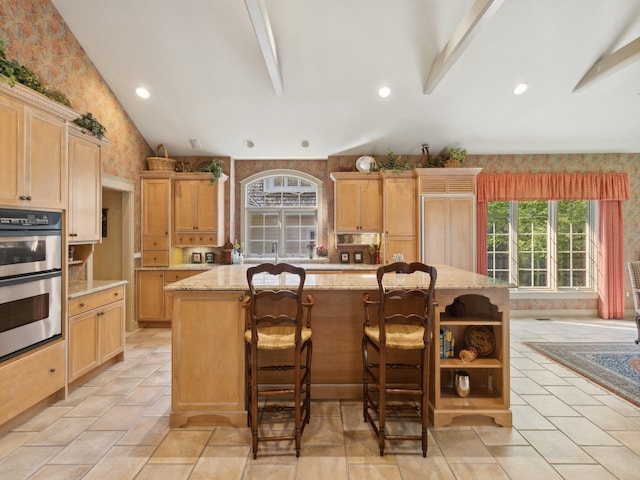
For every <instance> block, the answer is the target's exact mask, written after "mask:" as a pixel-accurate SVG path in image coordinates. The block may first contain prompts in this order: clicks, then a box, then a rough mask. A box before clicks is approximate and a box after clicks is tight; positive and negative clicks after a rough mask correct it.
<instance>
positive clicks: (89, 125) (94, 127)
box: [73, 112, 107, 139]
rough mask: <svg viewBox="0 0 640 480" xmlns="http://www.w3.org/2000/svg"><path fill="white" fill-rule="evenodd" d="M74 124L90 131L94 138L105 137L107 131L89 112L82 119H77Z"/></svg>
mask: <svg viewBox="0 0 640 480" xmlns="http://www.w3.org/2000/svg"><path fill="white" fill-rule="evenodd" d="M73 123H75V124H76V125H78V126H79V127H82V128H84V129H85V130H88V131H90V132H91V134H92V135H93V136H94V137H98V138H99V139H100V138H102V137H104V134H105V132H106V131H107V129H106V128H104V127H103V126H102V124H101V123H100V122H99V121H98V120H96V118H95V117H94V116H93V115H91V112H87V113H85V114H84V115H82V116H81V117H78V118H76V119H75V120H74V121H73Z"/></svg>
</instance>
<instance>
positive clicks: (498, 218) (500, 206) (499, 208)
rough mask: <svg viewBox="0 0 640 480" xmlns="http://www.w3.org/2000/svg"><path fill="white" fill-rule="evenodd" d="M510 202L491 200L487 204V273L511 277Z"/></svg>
mask: <svg viewBox="0 0 640 480" xmlns="http://www.w3.org/2000/svg"><path fill="white" fill-rule="evenodd" d="M510 210H511V208H510V205H509V202H489V204H488V206H487V218H488V224H487V266H488V268H487V274H488V276H490V277H493V278H496V279H504V280H505V281H508V279H509V253H508V252H509V222H510V218H511V213H510Z"/></svg>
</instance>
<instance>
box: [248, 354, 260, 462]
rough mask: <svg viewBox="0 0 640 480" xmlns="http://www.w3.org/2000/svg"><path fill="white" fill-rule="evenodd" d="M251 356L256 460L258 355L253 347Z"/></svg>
mask: <svg viewBox="0 0 640 480" xmlns="http://www.w3.org/2000/svg"><path fill="white" fill-rule="evenodd" d="M250 355H251V406H250V407H251V446H252V449H253V458H254V460H255V459H256V458H258V420H259V419H258V355H257V352H256V348H255V347H254V346H253V345H252V346H251V349H250Z"/></svg>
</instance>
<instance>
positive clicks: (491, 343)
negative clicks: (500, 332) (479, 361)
mask: <svg viewBox="0 0 640 480" xmlns="http://www.w3.org/2000/svg"><path fill="white" fill-rule="evenodd" d="M464 342H465V345H466V346H467V347H474V348H475V349H476V350H477V351H478V356H480V357H486V356H488V355H491V353H492V352H493V350H494V348H495V347H496V338H495V336H494V335H493V331H492V330H491V329H490V328H489V327H486V326H483V325H475V326H473V327H469V328H468V329H467V331H466V332H465V334H464Z"/></svg>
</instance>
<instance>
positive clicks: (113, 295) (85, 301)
mask: <svg viewBox="0 0 640 480" xmlns="http://www.w3.org/2000/svg"><path fill="white" fill-rule="evenodd" d="M123 298H124V286H123V285H119V286H117V287H112V288H108V289H106V290H101V291H99V292H95V293H90V294H87V295H83V296H81V297H77V298H72V299H70V300H69V316H73V315H77V314H79V313H82V312H86V311H89V310H92V309H94V308H98V307H100V306H102V305H107V304H109V303H112V302H116V301H118V300H122V299H123Z"/></svg>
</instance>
